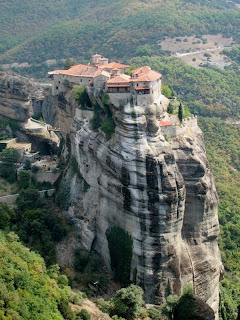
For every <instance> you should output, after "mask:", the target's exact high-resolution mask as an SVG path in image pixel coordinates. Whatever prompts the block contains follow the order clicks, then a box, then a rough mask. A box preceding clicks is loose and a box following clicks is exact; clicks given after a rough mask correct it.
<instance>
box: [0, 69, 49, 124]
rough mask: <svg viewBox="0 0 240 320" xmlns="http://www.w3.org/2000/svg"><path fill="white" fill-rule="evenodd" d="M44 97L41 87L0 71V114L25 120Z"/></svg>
mask: <svg viewBox="0 0 240 320" xmlns="http://www.w3.org/2000/svg"><path fill="white" fill-rule="evenodd" d="M43 99H44V95H43V89H42V88H41V87H40V86H38V85H36V84H35V83H34V82H32V81H30V80H28V79H27V78H24V77H21V76H19V75H16V74H13V73H8V72H2V73H0V115H1V116H2V117H7V118H10V119H12V120H16V121H20V122H25V121H27V120H28V119H29V118H30V117H31V116H32V115H33V114H34V106H35V107H36V108H39V104H41V103H42V101H43Z"/></svg>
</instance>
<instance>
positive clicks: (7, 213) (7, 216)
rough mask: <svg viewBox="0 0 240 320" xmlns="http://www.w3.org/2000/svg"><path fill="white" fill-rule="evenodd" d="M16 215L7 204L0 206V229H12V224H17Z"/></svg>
mask: <svg viewBox="0 0 240 320" xmlns="http://www.w3.org/2000/svg"><path fill="white" fill-rule="evenodd" d="M15 219H16V213H15V211H14V210H13V209H12V208H10V207H9V206H8V205H6V204H1V205H0V229H6V228H8V229H9V228H10V227H11V224H12V222H15Z"/></svg>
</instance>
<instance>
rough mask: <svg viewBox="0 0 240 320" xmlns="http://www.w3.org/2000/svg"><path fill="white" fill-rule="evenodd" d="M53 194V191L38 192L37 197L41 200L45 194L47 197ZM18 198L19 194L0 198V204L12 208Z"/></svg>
mask: <svg viewBox="0 0 240 320" xmlns="http://www.w3.org/2000/svg"><path fill="white" fill-rule="evenodd" d="M54 192H55V189H48V190H42V191H38V193H39V196H40V197H41V198H43V197H45V195H46V194H47V196H48V197H52V196H53V194H54ZM18 197H19V193H16V194H12V195H8V196H3V197H0V204H7V205H9V206H13V205H15V204H16V201H17V198H18Z"/></svg>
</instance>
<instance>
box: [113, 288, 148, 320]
mask: <svg viewBox="0 0 240 320" xmlns="http://www.w3.org/2000/svg"><path fill="white" fill-rule="evenodd" d="M112 302H113V305H114V307H113V309H112V311H111V316H113V315H117V316H120V317H123V318H125V319H127V320H131V319H134V318H136V317H138V316H139V315H140V313H141V309H142V306H143V303H144V301H143V290H142V288H140V287H139V286H136V285H134V284H132V285H130V286H129V287H127V288H123V289H121V290H118V291H117V293H116V296H115V297H114V298H113V299H112Z"/></svg>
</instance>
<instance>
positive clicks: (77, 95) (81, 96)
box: [73, 86, 92, 108]
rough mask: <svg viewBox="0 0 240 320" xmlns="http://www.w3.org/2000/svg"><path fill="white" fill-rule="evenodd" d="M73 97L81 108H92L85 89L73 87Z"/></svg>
mask: <svg viewBox="0 0 240 320" xmlns="http://www.w3.org/2000/svg"><path fill="white" fill-rule="evenodd" d="M73 97H74V99H75V100H76V101H77V102H78V104H79V105H81V107H82V108H92V103H91V101H90V99H89V96H88V93H87V90H86V87H81V86H74V87H73Z"/></svg>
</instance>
